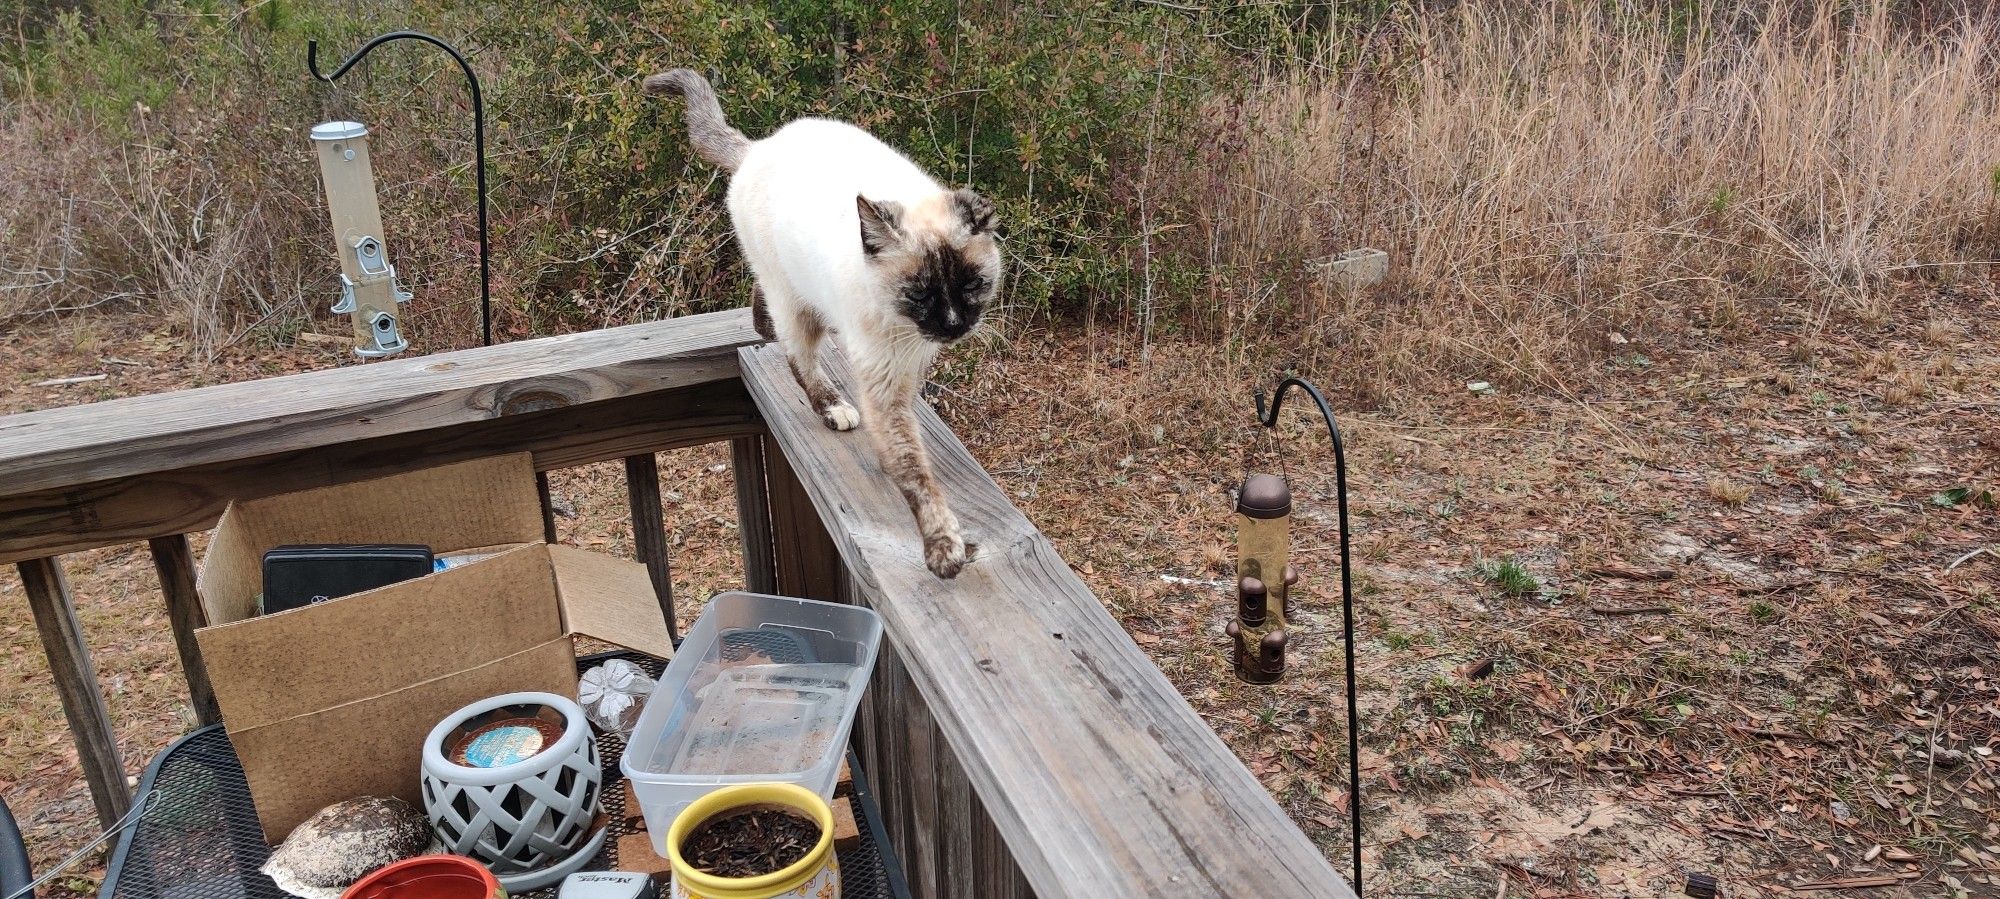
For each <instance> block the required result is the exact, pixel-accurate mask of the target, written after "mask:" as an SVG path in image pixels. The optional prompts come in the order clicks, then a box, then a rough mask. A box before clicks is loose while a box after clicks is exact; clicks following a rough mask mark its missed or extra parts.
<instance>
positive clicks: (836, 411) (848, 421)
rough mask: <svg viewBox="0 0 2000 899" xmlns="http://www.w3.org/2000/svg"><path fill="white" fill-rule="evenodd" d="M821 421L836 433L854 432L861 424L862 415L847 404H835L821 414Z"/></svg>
mask: <svg viewBox="0 0 2000 899" xmlns="http://www.w3.org/2000/svg"><path fill="white" fill-rule="evenodd" d="M819 419H820V421H823V422H826V426H827V427H829V428H832V429H833V430H836V431H852V430H854V426H855V425H858V424H860V423H861V413H860V412H857V411H855V409H854V407H853V406H850V405H848V404H846V403H834V404H833V405H831V406H828V407H826V409H825V411H822V412H821V413H820V414H819Z"/></svg>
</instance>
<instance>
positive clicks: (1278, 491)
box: [1236, 474, 1292, 518]
mask: <svg viewBox="0 0 2000 899" xmlns="http://www.w3.org/2000/svg"><path fill="white" fill-rule="evenodd" d="M1236 511H1237V512H1238V513H1239V514H1242V515H1245V516H1248V517H1250V518H1283V517H1285V516H1287V515H1290V514H1292V488H1291V487H1290V486H1289V485H1287V484H1286V483H1285V479H1284V478H1281V477H1279V476H1277V475H1274V474H1253V475H1251V476H1250V477H1248V478H1245V479H1244V481H1243V489H1242V490H1239V491H1237V494H1236Z"/></svg>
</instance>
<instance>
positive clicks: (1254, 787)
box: [0, 311, 1352, 899]
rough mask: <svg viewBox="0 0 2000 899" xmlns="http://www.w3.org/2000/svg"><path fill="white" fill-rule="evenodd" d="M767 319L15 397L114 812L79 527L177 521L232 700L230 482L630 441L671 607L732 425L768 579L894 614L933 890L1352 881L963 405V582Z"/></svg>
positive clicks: (916, 850)
mask: <svg viewBox="0 0 2000 899" xmlns="http://www.w3.org/2000/svg"><path fill="white" fill-rule="evenodd" d="M756 340H757V338H756V336H755V334H754V332H753V331H752V329H751V327H750V321H749V317H748V315H747V314H745V313H743V312H741V311H737V312H729V313H718V314H713V315H701V316H692V317H688V318H682V319H674V320H670V321H664V322H655V323H650V324H644V325H633V326H629V327H624V328H615V329H609V330H605V331H596V332H590V333H587V334H578V335H571V336H566V337H556V338H545V339H541V340H532V341H523V342H519V343H514V344H507V345H503V346H497V347H489V348H484V349H478V350H466V351H462V352H455V353H444V354H439V355H434V356H427V357H416V358H409V359H399V360H391V361H388V362H380V363H375V364H371V365H367V366H361V367H355V368H346V369H335V370H330V371H321V372H313V373H309V374H303V375H293V376H288V377H282V378H273V379H268V380H263V381H254V382H246V383H239V384H231V385H225V386H220V387H210V388H202V389H198V390H189V391H181V392H178V393H171V394H162V395H157V396H148V397H136V398H132V399H124V400H114V401H111V402H106V403H97V404H92V405H86V406H77V407H71V408H66V409H54V410H49V411H45V412H34V413H27V414H23V415H15V416H10V417H4V418H0V562H13V563H15V564H16V566H17V568H18V570H19V572H20V575H21V578H22V581H23V585H24V586H25V588H26V591H27V595H28V599H29V603H30V605H31V606H32V607H33V610H34V613H35V621H36V625H37V627H38V628H39V629H40V632H41V635H42V640H43V646H44V649H45V650H46V651H47V655H48V659H49V664H50V668H51V670H52V672H53V674H54V676H55V680H56V683H57V685H58V689H59V690H60V692H61V695H62V700H63V708H64V712H65V714H66V716H67V717H68V720H69V724H70V730H71V732H72V734H73V736H74V737H75V740H76V743H77V749H78V757H79V759H80V761H81V762H82V767H83V769H84V774H85V778H86V779H87V780H88V781H89V783H90V786H91V792H92V796H93V797H94V798H95V800H96V801H97V807H98V813H99V816H100V818H101V819H103V820H104V821H106V822H107V823H108V822H110V821H113V820H116V819H117V818H118V817H120V816H121V815H122V814H123V812H124V810H125V808H126V803H127V802H128V801H129V800H128V797H127V795H126V789H125V772H126V770H127V766H126V764H125V760H124V759H123V758H122V757H121V755H120V753H119V750H118V748H117V743H116V738H115V734H114V733H113V730H112V727H111V723H110V719H109V716H108V715H107V714H106V713H105V709H104V704H103V699H102V695H101V693H100V692H99V689H98V686H97V682H96V677H95V672H94V671H93V670H92V666H91V663H90V658H89V655H88V652H87V650H86V648H85V644H84V642H83V639H82V634H81V631H80V628H79V626H78V624H77V619H76V614H75V609H74V606H73V603H72V599H71V596H70V594H69V589H68V587H67V585H66V584H65V582H64V579H63V576H62V562H61V555H62V554H64V553H70V552H76V551H79V550H84V549H91V548H97V547H105V546H114V545H121V544H129V543H136V542H140V541H145V542H147V543H148V544H149V546H150V548H151V550H152V553H153V558H154V561H155V564H156V567H157V569H158V572H159V576H160V584H161V591H162V597H163V600H164V602H165V603H166V606H167V609H168V611H169V621H170V622H171V624H172V627H173V630H174V636H175V640H176V645H177V646H178V648H179V650H180V654H181V659H182V663H183V668H184V670H185V673H186V674H187V678H188V682H189V692H190V697H191V700H192V702H193V704H194V707H195V710H196V712H197V715H198V716H199V717H200V718H201V719H202V720H203V721H204V722H207V721H212V720H214V719H215V715H216V710H215V705H214V699H213V697H212V695H210V693H209V691H208V688H207V684H206V678H205V676H204V675H203V673H202V671H203V669H202V665H201V659H200V653H199V651H198V649H197V648H196V646H195V644H194V642H193V640H192V633H193V630H194V629H195V628H196V627H199V626H200V625H201V623H202V622H201V611H200V604H199V602H198V601H197V600H196V597H195V594H194V581H193V572H194V562H193V558H192V554H191V553H190V552H189V547H188V542H187V537H186V535H187V534H189V533H192V532H196V531H200V530H203V529H205V528H207V527H209V526H211V525H212V524H213V523H214V521H215V519H216V517H217V516H218V515H219V514H220V513H221V511H222V508H223V506H224V505H226V504H227V503H228V501H229V500H231V499H235V498H247V497H254V496H263V495H270V494H273V493H280V492H285V491H290V490H297V489H302V488H307V487H314V486H321V485H326V484H334V483H343V482H350V481H356V480H363V479H367V478H371V477H376V476H380V475H383V474H388V473H392V472H396V471H403V470H408V469H412V468H419V467H423V466H426V465H432V464H437V463H441V462H447V461H454V460H460V459H467V458H475V457H479V456H485V455H493V454H501V453H512V452H520V451H524V450H525V451H529V452H532V453H533V454H534V458H535V464H536V468H537V469H538V470H540V471H548V470H552V469H560V468H568V467H573V466H577V465H584V464H589V463H594V462H602V461H610V460H613V459H622V460H624V462H625V470H626V474H627V485H628V488H629V499H630V503H631V508H632V512H633V534H634V545H635V549H636V551H637V553H638V555H639V556H640V557H641V558H642V559H643V560H644V561H645V562H646V564H647V565H648V566H649V569H650V570H651V574H652V577H653V581H654V584H655V586H656V588H658V589H659V591H660V596H661V602H662V605H663V606H666V607H667V609H668V613H669V616H670V620H671V607H672V597H671V593H670V590H669V586H668V585H669V582H670V578H669V570H668V558H667V540H666V535H667V530H666V526H665V521H664V518H663V510H662V507H661V503H660V495H659V490H660V485H659V475H658V468H657V464H656V461H655V456H654V454H655V453H656V452H658V451H661V450H665V449H672V448H676V447H683V446H690V445H695V444H701V443H708V442H714V441H718V440H728V441H730V442H731V445H732V459H733V460H734V463H735V468H736V475H737V478H736V480H737V505H738V513H739V516H740V521H741V533H742V536H743V541H744V559H745V572H744V583H745V585H746V586H747V587H749V588H750V589H753V590H764V591H776V592H781V593H787V594H791V595H798V596H814V597H821V598H833V599H842V600H846V601H852V602H861V603H866V604H868V605H870V606H871V607H873V608H874V609H875V610H876V611H877V612H879V613H881V614H882V616H883V619H884V622H885V631H886V637H887V639H886V646H885V649H884V651H883V653H882V660H881V663H880V664H879V666H878V668H877V670H876V673H875V677H874V680H873V682H872V683H871V686H870V692H869V697H868V700H867V702H866V703H865V704H864V709H863V713H862V720H861V722H860V723H859V726H858V727H857V728H856V738H855V739H856V745H857V749H858V750H859V751H860V752H861V753H862V756H863V760H864V763H865V765H866V766H867V768H868V770H869V771H870V773H871V775H872V778H873V779H874V780H875V781H876V785H877V792H878V795H879V796H880V797H881V798H882V799H883V802H884V809H883V812H884V818H885V821H886V823H887V825H888V827H889V830H890V834H891V840H892V842H893V843H894V844H895V846H896V848H897V850H898V851H899V852H900V854H901V857H902V860H903V863H904V865H905V867H906V868H907V870H908V873H909V874H910V878H911V880H912V885H913V887H914V889H915V890H916V892H917V894H918V895H919V896H922V897H927V899H928V897H948V899H961V897H986V896H996V897H1012V896H1031V895H1032V896H1041V897H1050V899H1053V897H1064V896H1073V897H1093V899H1094V897H1113V896H1116V897H1128V896H1188V897H1195V896H1200V897H1214V896H1250V895H1256V896H1268V897H1294V896H1300V897H1303V896H1329V897H1342V896H1351V895H1352V894H1351V893H1350V892H1349V891H1348V890H1347V887H1346V885H1345V884H1344V883H1342V881H1341V880H1340V878H1339V876H1338V875H1337V874H1336V873H1335V872H1334V871H1333V869H1332V868H1331V867H1330V866H1329V865H1328V864H1327V863H1326V861H1325V859H1324V858H1322V857H1321V856H1320V854H1319V853H1318V851H1317V850H1316V849H1315V848H1314V847H1313V845H1312V844H1311V842H1310V841H1308V840H1307V839H1306V838H1305V836H1304V835H1302V834H1301V833H1300V832H1299V830H1298V829H1297V828H1296V827H1295V826H1293V824H1292V823H1291V822H1290V820H1288V819H1287V818H1286V817H1285V815H1284V814H1283V812H1282V811H1281V810H1280V809H1279V808H1278V806H1277V805H1276V803H1275V802H1273V801H1272V799H1271V797H1270V796H1269V794H1267V793H1266V792H1265V791H1264V790H1263V789H1262V787H1261V786H1259V785H1258V784H1257V782H1256V780H1255V778H1253V777H1252V776H1251V775H1250V773H1249V772H1248V771H1247V770H1245V769H1244V768H1243V766H1242V765H1241V764H1240V763H1239V762H1238V761H1237V760H1236V758H1235V757H1234V756H1233V755H1231V754H1230V752H1229V750H1228V748H1227V747H1226V746H1224V745H1223V744H1222V742H1221V741H1220V740H1219V739H1217V738H1216V737H1215V735H1214V734H1213V733H1212V732H1210V731H1209V730H1208V729H1207V728H1206V727H1204V726H1203V725H1202V723H1201V720H1200V719H1199V718H1198V717H1197V716H1196V715H1195V714H1194V712H1193V711H1192V710H1191V709H1190V708H1189V707H1188V705H1187V704H1186V703H1185V702H1184V701H1183V700H1182V699H1181V698H1180V696H1179V695H1178V694H1177V693H1176V692H1175V690H1174V688H1173V686H1172V684H1170V683H1168V681H1167V680H1166V678H1165V677H1164V676H1163V675H1162V674H1161V673H1160V672H1159V671H1158V670H1157V669H1156V668H1154V667H1153V666H1152V665H1151V664H1150V663H1149V662H1148V661H1147V660H1146V658H1145V656H1144V655H1143V654H1142V653H1141V652H1140V651H1139V650H1138V648H1137V647H1136V646H1135V645H1133V643H1132V642H1131V641H1130V640H1129V639H1128V638H1126V636H1125V634H1124V633H1123V632H1122V631H1121V630H1120V629H1119V627H1118V626H1117V623H1116V622H1115V621H1113V620H1112V619H1111V617H1110V616H1109V615H1108V614H1106V612H1105V611H1104V609H1103V607H1102V606H1101V605H1099V604H1098V602H1097V600H1096V599H1095V598H1094V597H1093V596H1092V595H1091V594H1090V593H1089V591H1088V590H1087V589H1086V588H1085V587H1084V585H1083V584H1082V583H1081V582H1080V581H1079V580H1078V579H1077V578H1076V577H1075V576H1074V575H1073V574H1072V573H1071V572H1070V570H1069V568H1068V566H1067V565H1065V564H1064V563H1063V562H1062V560H1061V559H1060V558H1059V557H1058V556H1057V554H1056V552H1055V550H1054V548H1053V547H1052V546H1050V544H1049V543H1048V541H1047V539H1046V538H1044V537H1043V536H1042V535H1041V533H1040V532H1039V531H1037V530H1036V529H1035V528H1034V526H1033V525H1031V524H1030V523H1029V522H1028V521H1027V519H1026V518H1025V517H1024V516H1022V515H1021V513H1020V512H1019V510H1017V509H1015V508H1014V507H1013V506H1012V504H1010V503H1009V502H1008V501H1007V499H1006V497H1005V495H1004V494H1002V493H1001V491H1000V490H999V488H998V487H997V485H995V484H994V483H993V481H992V480H991V479H990V478H989V477H987V476H986V474H985V472H984V471H983V470H981V469H980V467H979V466H978V465H977V463H975V462H974V461H973V460H972V457H971V456H970V455H969V454H968V453H967V452H966V451H965V448H964V447H963V446H961V445H960V444H959V443H958V441H957V440H956V438H954V437H953V436H952V434H951V432H950V431H949V430H948V429H946V428H945V427H944V425H943V424H942V423H941V422H940V421H938V420H937V418H936V417H935V416H934V415H930V414H929V413H928V411H927V410H926V412H925V414H924V421H923V425H924V430H925V434H926V439H927V441H929V443H930V444H931V447H932V451H933V454H934V457H935V461H936V464H937V466H938V469H939V472H940V474H941V476H942V477H943V478H944V479H945V481H946V483H947V488H946V489H947V492H948V493H949V494H950V495H951V497H952V500H953V503H954V505H955V507H956V508H957V510H958V511H959V514H960V515H961V516H962V517H963V518H964V519H965V522H966V526H967V529H968V534H969V536H970V537H971V538H972V539H974V540H977V541H979V542H980V543H981V545H982V549H981V552H980V555H979V557H978V559H977V560H976V561H975V562H973V563H972V564H971V565H970V566H968V568H967V569H966V571H965V573H964V574H962V575H961V576H960V577H959V578H958V579H957V580H955V581H950V582H947V581H940V580H938V579H936V578H934V577H931V576H930V574H929V573H928V572H927V571H926V570H925V569H924V568H923V565H922V562H921V559H920V558H919V556H918V552H917V547H916V542H915V541H914V539H912V530H911V528H912V525H911V522H910V520H909V513H908V512H907V511H906V510H905V508H904V506H903V502H902V499H901V498H900V497H899V496H898V495H897V494H896V492H895V490H894V489H893V488H892V487H890V486H889V484H888V482H887V481H886V480H885V479H884V477H883V476H882V474H881V472H880V470H879V468H878V467H877V466H876V463H875V461H874V457H873V454H872V452H871V451H870V450H869V448H868V443H867V439H866V437H865V436H864V435H862V434H859V433H848V434H836V433H833V432H830V431H827V430H826V429H825V428H824V427H822V426H821V425H820V424H819V421H818V418H817V417H816V416H813V415H812V414H810V412H809V411H808V410H807V409H806V406H805V401H804V398H803V397H802V396H801V395H800V394H799V391H798V388H797V386H796V384H794V383H793V381H792V379H791V376H790V374H789V372H787V371H786V370H785V366H784V363H783V359H782V356H781V355H779V354H778V353H777V351H776V350H775V349H774V348H758V347H752V346H751V344H753V343H755V342H756ZM133 761H135V762H138V761H141V760H133Z"/></svg>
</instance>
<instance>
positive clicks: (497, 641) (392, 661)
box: [196, 454, 673, 843]
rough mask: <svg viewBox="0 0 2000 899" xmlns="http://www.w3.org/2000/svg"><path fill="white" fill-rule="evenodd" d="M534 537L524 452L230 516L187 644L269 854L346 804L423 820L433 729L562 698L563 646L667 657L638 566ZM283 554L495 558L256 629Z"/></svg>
mask: <svg viewBox="0 0 2000 899" xmlns="http://www.w3.org/2000/svg"><path fill="white" fill-rule="evenodd" d="M541 539H542V515H541V501H540V499H539V498H538V497H537V495H536V492H535V473H534V468H533V465H532V461H531V460H530V459H529V457H528V456H527V455H525V454H520V455H514V456H504V457H498V458H492V459H482V460H477V461H473V462H464V463H459V464H454V465H446V466H441V467H437V468H431V469H426V470H422V471H417V472H411V473H408V474H402V475H396V476H393V477H387V478H381V479H378V480H373V481H365V482H360V483H355V484H345V485H341V486H337V487H327V488H322V489H319V490H308V491H304V492H301V493H291V494H285V495H283V496H274V497H268V498H265V499H259V500H253V501H250V502H243V503H232V504H231V505H230V506H229V508H228V509H227V510H226V511H225V512H224V513H223V515H222V520H221V522H220V523H219V524H217V525H216V530H215V535H214V538H213V540H212V541H211V542H210V544H209V548H208V553H207V554H206V555H205V556H204V557H203V559H202V565H201V573H200V575H199V577H198V578H197V580H196V586H197V587H198V589H199V592H200V594H201V600H202V606H203V608H204V609H205V610H206V611H207V613H208V621H209V626H208V627H205V628H202V629H200V630H198V631H196V638H197V639H198V640H199V641H200V643H201V651H202V657H203V659H204V660H205V661H206V662H207V664H208V676H209V680H210V682H211V683H213V684H214V686H215V695H216V699H217V700H218V701H219V702H220V703H221V706H222V718H223V724H224V727H225V729H226V730H227V731H228V732H229V739H230V742H232V743H233V744H235V747H236V754H237V755H238V756H239V757H240V758H241V759H242V761H243V770H244V773H245V774H246V775H248V778H249V782H250V792H251V795H252V797H253V798H254V799H255V800H256V805H257V813H258V815H259V817H260V818H261V820H262V823H263V825H264V835H265V838H266V839H268V840H270V841H271V842H272V843H277V842H278V841H279V840H282V839H284V837H285V836H286V835H287V834H289V833H291V831H292V828H293V827H296V826H297V825H298V824H299V823H300V822H302V821H304V820H305V819H306V818H308V817H310V816H311V815H312V814H313V813H314V812H317V811H319V810H320V809H321V808H324V807H326V806H328V805H331V804H333V803H335V802H338V801H340V800H343V799H349V798H352V797H355V796H363V795H374V796H400V797H402V798H403V799H406V800H408V801H409V802H411V803H412V804H416V805H418V806H419V807H421V805H422V803H421V801H420V799H421V794H420V792H419V779H418V771H419V766H420V764H421V759H422V754H423V740H424V737H425V736H426V735H427V734H428V733H429V732H430V729H431V728H432V727H434V726H436V724H437V722H439V721H440V720H443V718H444V717H445V716H446V715H449V714H450V713H452V712H453V711H456V710H458V709H459V708H461V707H463V706H465V705H467V704H470V703H472V702H475V701H477V700H480V699H484V698H486V697H489V696H494V695H497V694H500V693H510V692H515V691H522V690H539V691H545V692H549V693H557V694H561V695H564V696H569V697H571V698H574V697H575V696H576V680H577V677H576V661H575V649H574V647H573V646H572V638H573V637H576V636H587V637H592V638H595V639H598V640H602V641H605V642H608V643H613V644H617V645H619V646H624V647H627V648H630V649H636V650H639V651H641V652H646V653H650V654H653V655H656V656H660V657H662V658H665V657H668V656H671V655H672V654H673V644H672V641H671V640H670V638H669V637H668V635H667V626H666V621H665V619H663V618H662V617H661V614H660V606H659V601H658V599H657V598H656V597H655V595H654V593H653V588H652V582H651V581H650V580H649V579H648V578H647V575H646V568H645V566H644V565H641V564H639V563H636V562H629V561H625V560H622V559H615V558H612V557H609V556H603V555H598V554H595V553H590V552H585V551H583V550H580V549H575V548H572V547H564V546H553V547H552V546H549V545H548V544H546V543H543V542H541ZM294 543H422V544H427V545H429V546H430V547H431V548H432V549H433V550H434V551H435V552H436V553H437V554H438V555H446V554H449V553H459V552H467V551H478V552H491V553H494V555H491V556H488V557H486V558H482V559H478V560H476V561H472V562H467V563H464V564H461V565H457V566H454V567H452V568H450V569H448V570H445V571H442V572H438V573H436V574H432V575H430V576H428V577H423V578H418V579H416V580H411V581H404V582H402V583H399V584H392V585H390V586H387V587H383V588H381V589H378V590H370V591H368V592H366V593H357V594H355V595H353V596H348V597H343V598H340V599H335V600H331V601H327V602H322V603H318V604H315V605H312V606H307V607H305V608H302V609H294V610H292V611H288V612H280V613H277V614H274V615H266V616H261V617H259V616H257V614H256V610H257V594H258V591H259V590H260V589H261V586H262V571H261V564H262V559H263V554H264V552H265V551H266V550H268V549H271V548H272V547H276V546H281V545H284V544H294Z"/></svg>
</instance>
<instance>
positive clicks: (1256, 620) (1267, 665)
mask: <svg viewBox="0 0 2000 899" xmlns="http://www.w3.org/2000/svg"><path fill="white" fill-rule="evenodd" d="M1291 528H1292V490H1291V486H1290V485H1288V484H1286V483H1285V479H1284V478H1282V477H1279V476H1277V475H1271V474H1255V475H1251V476H1249V477H1247V478H1244V479H1243V486H1242V488H1240V489H1239V490H1237V492H1236V576H1237V580H1236V620H1234V621H1231V622H1229V625H1228V628H1227V630H1228V633H1229V638H1230V641H1231V643H1232V644H1233V646H1234V652H1233V658H1234V661H1235V665H1236V676H1237V677H1238V678H1240V679H1241V680H1243V681H1244V682H1245V683H1252V684H1272V683H1277V682H1278V680H1279V679H1280V678H1282V677H1284V676H1285V641H1286V639H1287V637H1286V634H1285V617H1286V614H1287V613H1288V612H1289V611H1290V605H1291V603H1290V598H1291V587H1292V584H1294V583H1296V582H1297V581H1298V573H1297V571H1296V570H1294V569H1293V568H1292V566H1291V562H1290V560H1289V556H1290V552H1291Z"/></svg>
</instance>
